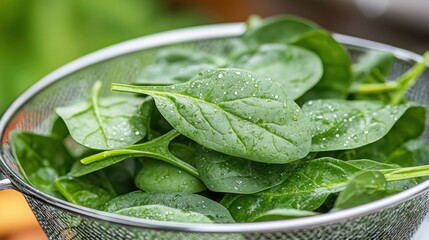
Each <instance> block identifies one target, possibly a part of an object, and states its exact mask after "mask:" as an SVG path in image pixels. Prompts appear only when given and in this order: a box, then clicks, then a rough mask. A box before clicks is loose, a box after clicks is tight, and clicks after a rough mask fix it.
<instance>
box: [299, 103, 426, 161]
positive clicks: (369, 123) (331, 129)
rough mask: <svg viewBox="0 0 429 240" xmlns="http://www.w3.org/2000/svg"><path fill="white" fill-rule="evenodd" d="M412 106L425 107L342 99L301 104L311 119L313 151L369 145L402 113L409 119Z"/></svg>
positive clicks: (387, 129)
mask: <svg viewBox="0 0 429 240" xmlns="http://www.w3.org/2000/svg"><path fill="white" fill-rule="evenodd" d="M413 108H422V107H418V106H415V105H413V104H402V105H398V106H391V105H385V104H384V103H382V102H379V101H369V100H367V101H364V100H361V101H347V100H341V99H321V100H315V101H310V102H307V103H306V104H304V106H303V107H302V109H303V111H304V113H305V114H306V115H307V117H308V118H310V125H311V133H312V145H311V151H333V150H342V149H354V148H358V147H361V146H364V145H368V144H370V143H372V142H375V141H377V140H379V139H380V138H382V137H384V136H385V135H386V134H387V133H388V132H389V131H390V130H391V128H392V127H393V125H394V124H395V123H396V122H397V121H398V119H400V118H401V117H402V116H404V117H405V118H406V117H407V116H406V115H407V111H409V110H410V109H413ZM423 110H424V109H423ZM362 158H370V157H368V156H362Z"/></svg>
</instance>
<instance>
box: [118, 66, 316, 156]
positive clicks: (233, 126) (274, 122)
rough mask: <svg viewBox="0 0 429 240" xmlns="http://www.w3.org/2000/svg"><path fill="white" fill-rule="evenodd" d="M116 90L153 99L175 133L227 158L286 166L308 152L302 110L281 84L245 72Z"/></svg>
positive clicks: (224, 72) (219, 71) (218, 72)
mask: <svg viewBox="0 0 429 240" xmlns="http://www.w3.org/2000/svg"><path fill="white" fill-rule="evenodd" d="M112 89H113V90H116V91H123V92H131V93H141V94H148V95H151V96H152V97H153V98H154V99H155V103H156V105H157V107H158V109H159V111H160V112H161V113H162V115H163V116H164V117H165V118H166V119H167V120H168V121H169V122H170V124H171V125H172V126H173V127H174V128H175V129H176V130H177V131H179V132H180V133H182V134H183V135H185V136H186V137H188V138H190V139H192V140H194V141H196V142H197V143H199V144H201V145H203V146H204V147H207V148H210V149H213V150H216V151H219V152H222V153H225V154H230V155H233V156H237V157H242V158H247V159H250V160H254V161H259V162H265V163H287V162H291V161H294V160H297V159H300V158H302V157H304V156H306V155H307V154H308V152H309V146H310V132H309V129H308V127H307V126H308V121H307V119H306V117H305V116H304V114H303V113H302V111H301V109H300V108H299V106H298V105H296V103H295V102H293V101H292V100H290V99H288V98H287V94H286V92H285V91H284V90H283V89H282V88H281V87H279V86H278V85H277V84H275V83H273V82H272V81H270V80H268V79H264V78H260V77H258V76H255V75H254V74H252V73H251V72H248V71H245V70H242V69H216V70H207V71H204V72H201V73H199V74H198V75H197V76H196V77H194V78H193V79H192V80H191V81H189V82H187V83H184V84H177V85H172V86H130V85H124V84H113V85H112ZM261 106H264V107H261ZM279 149H281V151H280V150H279Z"/></svg>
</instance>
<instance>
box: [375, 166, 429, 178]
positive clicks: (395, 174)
mask: <svg viewBox="0 0 429 240" xmlns="http://www.w3.org/2000/svg"><path fill="white" fill-rule="evenodd" d="M381 172H382V173H383V174H384V176H385V177H386V180H387V181H390V182H391V181H398V180H404V179H410V178H417V177H427V176H429V165H423V166H416V167H406V168H400V169H393V170H381Z"/></svg>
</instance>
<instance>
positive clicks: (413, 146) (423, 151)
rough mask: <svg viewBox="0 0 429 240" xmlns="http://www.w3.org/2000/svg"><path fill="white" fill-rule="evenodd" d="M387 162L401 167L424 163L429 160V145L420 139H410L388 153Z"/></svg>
mask: <svg viewBox="0 0 429 240" xmlns="http://www.w3.org/2000/svg"><path fill="white" fill-rule="evenodd" d="M385 162H386V163H389V164H398V165H400V166H402V167H412V166H419V165H425V164H428V162H429V147H428V145H427V143H426V142H425V141H424V140H422V139H411V140H408V141H406V142H405V143H404V144H402V145H401V146H400V147H399V148H397V149H395V151H393V152H392V154H390V155H389V156H388V157H387V158H386V160H385Z"/></svg>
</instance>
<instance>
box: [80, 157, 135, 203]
mask: <svg viewBox="0 0 429 240" xmlns="http://www.w3.org/2000/svg"><path fill="white" fill-rule="evenodd" d="M75 164H79V165H81V163H80V162H76V163H75ZM137 168H138V167H137V163H136V160H135V159H134V158H128V159H126V160H124V161H122V162H120V163H117V164H114V165H111V166H109V167H107V168H104V169H103V170H102V171H101V172H104V173H105V174H106V176H107V179H108V181H109V182H110V184H111V185H112V187H113V189H114V190H115V192H116V193H117V194H118V195H121V194H125V193H129V192H132V191H135V190H138V188H137V187H136V186H135V184H134V178H135V175H136V172H137Z"/></svg>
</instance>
